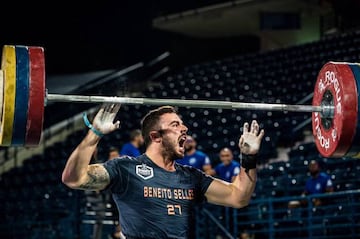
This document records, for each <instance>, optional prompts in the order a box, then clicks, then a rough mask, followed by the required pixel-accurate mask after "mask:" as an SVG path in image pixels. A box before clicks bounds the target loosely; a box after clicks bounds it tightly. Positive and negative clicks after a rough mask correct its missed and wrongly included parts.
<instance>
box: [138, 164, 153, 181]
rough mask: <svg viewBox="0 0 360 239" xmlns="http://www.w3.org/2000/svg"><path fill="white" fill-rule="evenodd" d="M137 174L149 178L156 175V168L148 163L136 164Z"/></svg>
mask: <svg viewBox="0 0 360 239" xmlns="http://www.w3.org/2000/svg"><path fill="white" fill-rule="evenodd" d="M136 174H137V175H138V176H140V177H141V178H142V179H145V180H147V179H149V178H152V177H154V169H153V168H152V167H149V166H147V165H146V164H144V163H143V164H141V165H136Z"/></svg>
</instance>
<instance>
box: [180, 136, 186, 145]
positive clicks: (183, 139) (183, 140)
mask: <svg viewBox="0 0 360 239" xmlns="http://www.w3.org/2000/svg"><path fill="white" fill-rule="evenodd" d="M185 141H186V134H184V135H181V137H180V138H179V146H180V148H184V144H185Z"/></svg>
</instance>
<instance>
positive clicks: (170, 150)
mask: <svg viewBox="0 0 360 239" xmlns="http://www.w3.org/2000/svg"><path fill="white" fill-rule="evenodd" d="M177 144H178V142H177V141H176V142H175V143H172V141H171V139H170V138H168V137H167V136H166V135H163V140H162V146H163V151H162V155H163V157H164V158H165V159H168V160H170V161H175V160H176V159H179V158H183V157H184V155H183V154H179V153H178V152H176V147H177Z"/></svg>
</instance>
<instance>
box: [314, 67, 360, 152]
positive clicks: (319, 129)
mask: <svg viewBox="0 0 360 239" xmlns="http://www.w3.org/2000/svg"><path fill="white" fill-rule="evenodd" d="M328 91H330V92H331V95H332V96H333V103H334V115H333V118H332V122H331V126H330V127H325V126H324V124H323V122H322V116H321V113H319V112H313V113H312V129H313V135H314V138H315V144H316V147H317V149H318V151H319V153H320V154H321V155H322V156H324V157H332V158H336V157H343V156H344V155H345V154H346V152H347V151H348V150H349V148H350V146H351V144H352V141H353V138H354V135H355V131H356V124H357V109H358V100H357V88H356V80H355V77H354V74H353V72H352V71H351V68H350V66H349V65H348V64H347V63H345V62H328V63H326V64H325V65H324V66H323V67H322V69H321V70H320V72H319V74H318V77H317V81H316V85H315V89H314V96H313V102H312V104H313V106H319V105H321V103H322V102H323V97H324V94H325V92H328Z"/></svg>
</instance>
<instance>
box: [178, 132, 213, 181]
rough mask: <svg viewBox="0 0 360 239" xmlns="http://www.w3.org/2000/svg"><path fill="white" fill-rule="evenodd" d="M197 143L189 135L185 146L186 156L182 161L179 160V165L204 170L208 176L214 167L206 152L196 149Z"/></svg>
mask: <svg viewBox="0 0 360 239" xmlns="http://www.w3.org/2000/svg"><path fill="white" fill-rule="evenodd" d="M196 146H197V142H196V141H195V139H194V138H193V137H192V136H190V135H188V136H187V138H186V141H185V144H184V148H185V156H184V157H183V158H181V159H177V161H176V162H177V163H179V164H182V165H189V166H192V167H194V168H197V169H199V170H202V171H203V172H205V173H206V174H210V173H211V171H212V166H211V162H210V158H209V156H208V155H207V154H205V153H204V152H202V151H200V150H198V149H196Z"/></svg>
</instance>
